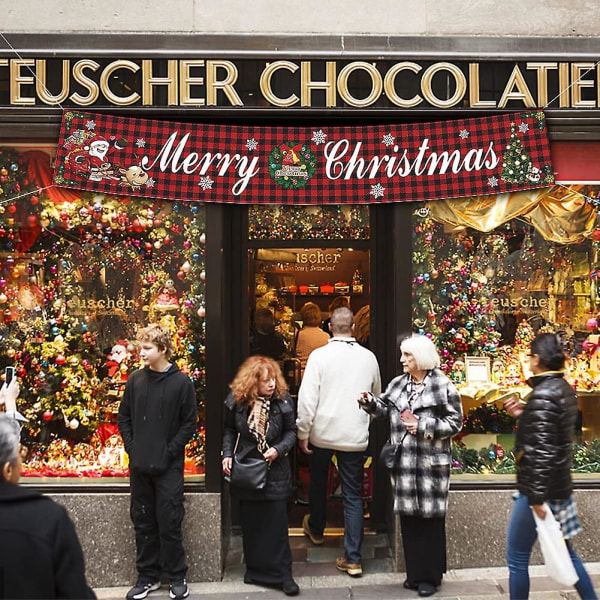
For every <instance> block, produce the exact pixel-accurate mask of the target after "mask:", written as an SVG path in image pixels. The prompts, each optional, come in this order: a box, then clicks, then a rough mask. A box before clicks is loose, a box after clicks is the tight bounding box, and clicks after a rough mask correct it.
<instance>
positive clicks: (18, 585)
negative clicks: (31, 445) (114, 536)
mask: <svg viewBox="0 0 600 600" xmlns="http://www.w3.org/2000/svg"><path fill="white" fill-rule="evenodd" d="M95 597H96V596H95V594H94V592H93V591H92V590H91V589H90V587H89V586H88V584H87V582H86V579H85V565H84V561H83V552H82V550H81V545H80V544H79V540H78V539H77V534H76V533H75V527H74V526H73V523H72V522H71V519H70V518H69V515H68V514H67V511H66V510H65V509H64V508H63V507H62V506H60V505H59V504H57V503H56V502H54V501H53V500H51V499H50V498H46V497H45V496H42V495H41V494H38V493H37V492H34V491H30V490H28V489H27V488H24V487H22V486H20V485H14V484H12V483H4V482H3V483H0V598H3V599H4V598H6V599H9V598H27V599H37V598H46V599H48V598H82V599H83V598H95Z"/></svg>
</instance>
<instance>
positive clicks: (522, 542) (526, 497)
mask: <svg viewBox="0 0 600 600" xmlns="http://www.w3.org/2000/svg"><path fill="white" fill-rule="evenodd" d="M529 362H530V369H531V372H532V373H533V376H532V377H531V378H530V379H529V380H528V382H527V383H528V384H529V385H530V386H531V387H532V388H533V391H532V392H531V394H530V395H529V396H528V398H527V404H526V405H525V406H524V407H523V406H522V405H521V404H520V403H519V402H517V401H515V400H509V401H507V402H506V404H505V408H506V410H508V412H510V413H511V414H512V415H513V416H514V417H518V418H519V427H518V430H517V440H516V447H515V457H516V461H517V488H518V490H519V493H518V494H517V495H516V498H515V505H514V507H513V511H512V513H511V517H510V522H509V525H508V534H507V540H506V558H507V562H508V569H509V573H510V578H509V587H510V597H511V599H512V600H526V598H528V597H529V558H530V556H531V550H532V548H533V545H534V543H535V540H536V538H537V533H536V528H535V521H534V518H533V514H532V512H531V511H532V510H533V511H534V512H535V513H536V515H537V516H538V517H540V518H541V519H544V518H545V516H546V509H545V507H544V506H543V504H544V502H546V503H547V504H548V506H549V507H550V510H551V511H552V513H553V514H554V516H555V517H556V520H557V521H558V522H559V523H560V525H561V528H562V532H563V537H564V538H565V539H566V540H567V546H568V548H569V553H570V555H571V558H572V560H573V565H574V566H575V570H576V571H577V575H578V576H579V581H578V582H577V583H576V584H575V587H576V589H577V592H578V593H579V595H580V597H581V598H584V599H585V600H594V599H596V598H597V596H596V594H595V592H594V588H593V587H592V583H591V581H590V578H589V576H588V574H587V572H586V570H585V567H584V566H583V563H582V562H581V560H580V558H579V557H578V556H577V554H576V553H575V550H574V549H573V546H572V544H571V543H570V541H569V540H570V538H571V537H573V536H574V535H576V534H577V533H579V532H580V531H581V525H580V524H579V519H578V517H577V508H576V506H575V503H574V501H573V498H572V497H571V495H572V490H573V484H572V481H571V441H572V438H573V434H574V432H575V423H576V420H577V396H576V395H575V392H574V390H573V388H572V387H571V386H570V385H569V384H568V383H567V382H566V381H565V379H564V372H563V369H564V366H565V355H564V353H563V351H562V348H561V345H560V339H559V338H558V336H557V335H554V334H551V333H544V334H540V335H538V336H536V338H535V339H534V340H533V342H532V343H531V354H530V359H529Z"/></svg>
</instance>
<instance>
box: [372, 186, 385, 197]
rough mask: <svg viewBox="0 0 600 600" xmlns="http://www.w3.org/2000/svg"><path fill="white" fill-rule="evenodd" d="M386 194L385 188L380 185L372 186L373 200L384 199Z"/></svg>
mask: <svg viewBox="0 0 600 600" xmlns="http://www.w3.org/2000/svg"><path fill="white" fill-rule="evenodd" d="M384 192H385V188H384V187H383V186H382V185H381V184H380V183H376V184H375V185H372V186H371V192H370V195H371V196H373V198H375V199H377V198H383V194H384Z"/></svg>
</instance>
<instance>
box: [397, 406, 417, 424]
mask: <svg viewBox="0 0 600 600" xmlns="http://www.w3.org/2000/svg"><path fill="white" fill-rule="evenodd" d="M400 419H401V420H402V422H403V423H416V422H417V421H418V420H419V417H417V416H415V415H414V414H413V413H412V411H410V410H408V408H407V409H406V410H404V411H402V413H401V414H400Z"/></svg>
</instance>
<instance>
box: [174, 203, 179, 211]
mask: <svg viewBox="0 0 600 600" xmlns="http://www.w3.org/2000/svg"><path fill="white" fill-rule="evenodd" d="M173 212H179V204H173Z"/></svg>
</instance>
